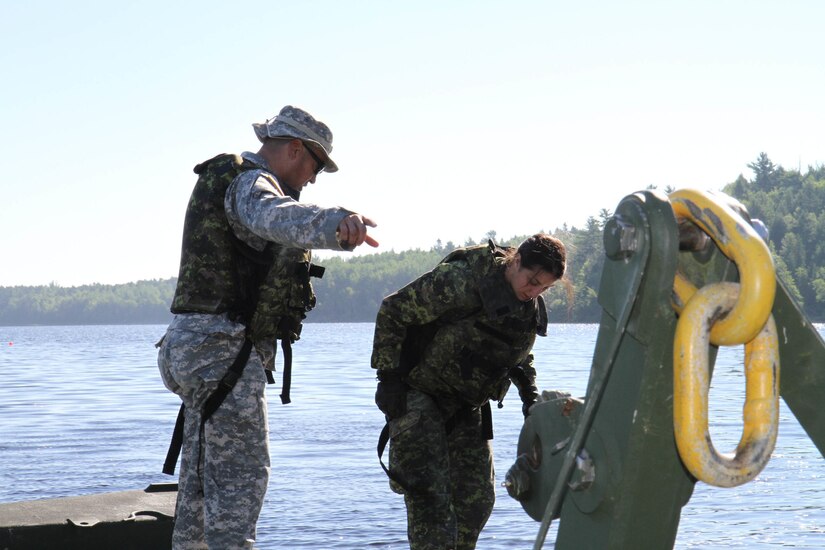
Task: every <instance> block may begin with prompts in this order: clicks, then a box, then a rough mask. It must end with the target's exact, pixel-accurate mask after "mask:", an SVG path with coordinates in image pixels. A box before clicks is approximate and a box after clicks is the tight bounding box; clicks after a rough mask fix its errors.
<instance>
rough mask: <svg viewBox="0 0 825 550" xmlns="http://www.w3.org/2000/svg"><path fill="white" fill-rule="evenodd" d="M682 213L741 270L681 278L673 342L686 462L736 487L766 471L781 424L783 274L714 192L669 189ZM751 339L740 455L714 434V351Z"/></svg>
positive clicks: (676, 405) (678, 429) (680, 442)
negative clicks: (779, 277)
mask: <svg viewBox="0 0 825 550" xmlns="http://www.w3.org/2000/svg"><path fill="white" fill-rule="evenodd" d="M669 198H670V200H671V204H672V206H673V210H674V213H675V214H676V216H677V217H679V218H683V219H688V220H690V221H691V222H693V223H695V224H696V225H697V226H698V227H700V228H701V229H702V230H703V231H705V232H706V233H707V234H708V235H709V236H710V237H711V238H712V239H713V241H714V242H715V243H716V244H717V246H718V247H719V248H720V250H721V251H722V252H723V253H724V254H725V255H726V256H727V257H728V258H730V259H731V260H732V261H734V263H736V266H737V268H738V270H739V278H740V283H739V284H736V283H712V284H709V285H706V286H704V287H702V288H701V289H699V290H697V289H696V287H695V286H694V285H693V284H692V283H690V281H688V280H687V279H686V278H685V277H684V276H682V275H681V274H677V276H676V279H675V280H674V294H675V296H676V298H675V299H674V308H675V309H676V310H677V311H678V312H679V314H680V315H679V321H678V323H677V325H676V334H675V336H674V342H673V377H674V380H673V385H674V387H673V426H674V433H675V436H676V445H677V447H678V450H679V455H680V456H681V458H682V462H683V463H684V464H685V467H686V468H687V469H688V470H689V471H690V472H691V473H692V474H693V475H694V476H695V477H696V478H697V479H699V480H700V481H704V482H705V483H707V484H709V485H715V486H718V487H734V486H736V485H740V484H742V483H745V482H747V481H750V480H751V479H753V478H754V477H756V475H757V474H758V473H759V472H761V471H762V469H763V468H764V467H765V464H767V462H768V460H769V459H770V455H771V453H772V452H773V448H774V446H775V444H776V435H777V431H778V425H779V351H778V341H777V336H776V324H775V323H774V320H773V316H772V315H771V309H772V308H773V299H774V295H775V293H776V275H775V272H774V267H773V260H772V258H771V256H770V251H769V250H768V248H767V246H766V245H765V243H764V241H762V239H761V238H759V236H758V235H757V234H756V232H755V231H754V230H753V228H752V227H750V225H748V224H746V223H744V220H743V219H742V218H741V217H740V216H738V215H737V214H736V213H735V212H734V211H733V210H732V209H731V208H730V207H728V206H726V205H723V204H720V203H719V202H718V201H716V200H714V199H713V197H712V196H711V195H709V194H707V193H703V192H700V191H694V190H688V189H685V190H680V191H676V192H675V193H672V194H671V195H670V197H669ZM710 344H713V345H717V346H718V345H740V344H745V378H746V388H745V407H744V414H743V418H744V427H743V431H742V437H741V439H740V441H739V445H738V446H737V448H736V452H735V453H734V454H733V455H729V454H726V455H722V454H719V453H718V452H717V451H716V449H715V448H714V447H713V444H712V442H711V438H710V435H709V433H708V390H709V386H710V374H709V373H710V368H709V364H708V363H709V361H708V350H709V346H710Z"/></svg>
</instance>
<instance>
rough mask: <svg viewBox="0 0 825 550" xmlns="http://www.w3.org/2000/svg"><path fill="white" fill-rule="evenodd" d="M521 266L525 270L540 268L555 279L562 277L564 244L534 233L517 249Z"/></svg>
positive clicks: (564, 258) (564, 264) (565, 253)
mask: <svg viewBox="0 0 825 550" xmlns="http://www.w3.org/2000/svg"><path fill="white" fill-rule="evenodd" d="M517 252H518V253H519V255H520V256H521V266H522V267H525V268H527V269H533V268H537V267H538V268H541V269H542V270H544V271H546V272H547V273H550V274H551V275H553V277H555V278H556V279H561V278H562V277H563V276H564V271H565V269H566V268H567V250H566V249H565V248H564V243H562V242H561V241H560V240H559V239H557V238H555V237H552V236H550V235H547V234H546V233H536V234H535V235H533V236H532V237H529V238H528V239H526V240H525V241H524V242H523V243H521V244H520V245H519V247H518V251H517Z"/></svg>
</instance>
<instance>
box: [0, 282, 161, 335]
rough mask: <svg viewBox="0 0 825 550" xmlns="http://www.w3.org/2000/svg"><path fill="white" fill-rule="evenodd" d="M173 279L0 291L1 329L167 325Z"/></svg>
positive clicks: (6, 288) (15, 287)
mask: <svg viewBox="0 0 825 550" xmlns="http://www.w3.org/2000/svg"><path fill="white" fill-rule="evenodd" d="M175 283H176V279H166V280H154V281H138V282H136V283H127V284H123V285H101V284H93V285H85V286H78V287H68V288H64V287H60V286H57V285H54V284H52V285H48V286H14V287H0V325H5V326H8V325H98V324H100V325H104V324H105V325H113V324H154V323H159V324H162V323H168V322H169V321H170V320H171V318H172V314H171V313H170V312H169V304H170V302H171V299H172V294H173V293H174V291H175Z"/></svg>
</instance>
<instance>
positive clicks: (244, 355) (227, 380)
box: [201, 338, 252, 424]
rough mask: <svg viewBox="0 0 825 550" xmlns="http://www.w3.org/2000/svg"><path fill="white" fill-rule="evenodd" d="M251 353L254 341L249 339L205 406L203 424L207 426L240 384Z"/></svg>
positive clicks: (202, 417)
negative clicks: (227, 397)
mask: <svg viewBox="0 0 825 550" xmlns="http://www.w3.org/2000/svg"><path fill="white" fill-rule="evenodd" d="M251 351H252V340H250V339H249V338H247V339H246V340H244V341H243V346H241V351H240V353H238V356H237V357H236V358H235V361H234V362H233V363H232V365H231V366H230V367H229V370H228V371H226V374H224V375H223V378H221V381H220V382H218V387H217V388H215V391H213V392H212V395H210V396H209V398H208V399H207V400H206V402H205V403H204V404H203V415H202V416H201V424H205V423H206V421H207V420H209V418H210V417H211V416H212V415H213V414H214V413H215V411H217V410H218V407H220V406H221V403H223V400H224V399H226V396H227V395H229V392H231V391H232V388H234V387H235V384H237V383H238V379H240V377H241V375H242V374H243V370H244V368H245V367H246V362H247V361H248V360H249V354H250V352H251Z"/></svg>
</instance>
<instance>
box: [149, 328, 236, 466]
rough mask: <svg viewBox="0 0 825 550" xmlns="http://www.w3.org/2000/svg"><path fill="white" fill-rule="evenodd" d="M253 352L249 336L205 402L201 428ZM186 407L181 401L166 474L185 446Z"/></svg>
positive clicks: (166, 462) (168, 453) (232, 385)
mask: <svg viewBox="0 0 825 550" xmlns="http://www.w3.org/2000/svg"><path fill="white" fill-rule="evenodd" d="M251 352H252V340H250V339H249V338H247V339H245V340H244V343H243V346H241V351H240V352H239V353H238V356H237V357H235V361H233V362H232V365H230V367H229V370H228V371H226V374H224V375H223V378H221V381H220V382H218V387H217V388H215V391H213V392H212V395H210V396H209V397H208V398H207V400H206V402H205V403H204V404H203V414H202V415H201V429H203V425H204V424H205V423H206V421H207V420H209V418H210V417H211V416H212V414H213V413H214V412H215V411H216V410H218V407H220V406H221V403H223V400H224V399H226V396H227V395H229V392H230V391H232V388H234V387H235V384H236V383H237V382H238V379H239V378H240V377H241V375H242V374H243V370H244V367H246V363H247V361H248V360H249V354H250V353H251ZM184 409H185V407H184V405H183V403H181V406H180V410H179V411H178V418H177V420H176V421H175V429H174V431H173V432H172V441H171V442H170V443H169V450H168V451H167V452H166V460H165V461H164V463H163V473H164V474H168V475H174V473H175V464H177V462H178V457H180V450H181V447H182V446H183V424H184Z"/></svg>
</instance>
